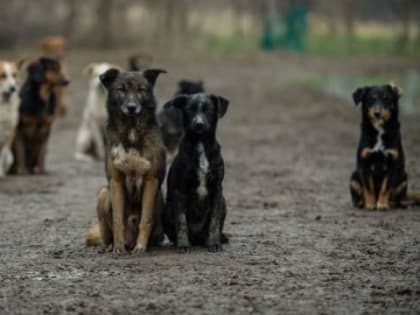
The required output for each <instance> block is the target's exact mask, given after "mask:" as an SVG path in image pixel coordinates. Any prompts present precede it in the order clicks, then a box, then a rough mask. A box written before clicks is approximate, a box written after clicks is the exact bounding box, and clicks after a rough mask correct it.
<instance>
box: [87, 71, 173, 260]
mask: <svg viewBox="0 0 420 315" xmlns="http://www.w3.org/2000/svg"><path fill="white" fill-rule="evenodd" d="M162 72H165V71H164V70H159V69H148V70H144V71H143V72H120V71H119V70H117V69H110V70H108V71H107V72H105V73H104V74H103V75H101V76H100V78H101V81H102V83H103V84H104V86H105V87H106V89H107V90H108V97H107V103H106V104H107V105H106V107H107V112H108V120H107V124H106V163H105V164H106V174H107V178H108V183H109V186H108V187H105V188H103V189H102V190H101V191H100V192H99V194H98V203H97V212H98V213H97V214H98V221H99V229H98V228H97V227H93V228H92V229H91V231H89V232H88V234H87V239H86V242H87V243H88V244H94V245H102V246H103V247H104V248H110V247H112V248H113V251H114V252H115V253H122V252H125V251H126V250H132V249H133V248H134V250H135V251H139V252H143V251H145V250H146V249H147V246H148V244H149V243H150V242H149V239H150V241H151V242H155V241H156V242H157V241H160V240H161V238H162V236H163V228H162V223H161V216H162V210H163V198H162V193H161V183H162V180H163V177H164V174H165V152H164V148H163V145H162V143H161V138H160V132H159V128H158V124H157V119H156V115H155V111H156V100H155V97H154V95H153V87H154V85H155V81H156V79H157V76H158V75H159V74H160V73H162ZM136 216H138V218H140V223H139V224H137V225H136V224H133V222H132V221H131V220H132V218H133V217H136ZM133 225H136V226H137V227H138V230H134V231H133V230H132V228H130V226H133ZM97 231H99V232H100V242H97V243H95V240H97V239H98V237H96V236H95V235H97V233H96V232H97ZM137 234H138V235H137ZM127 235H129V236H130V237H131V240H130V239H127V238H130V237H127ZM134 236H137V237H134Z"/></svg>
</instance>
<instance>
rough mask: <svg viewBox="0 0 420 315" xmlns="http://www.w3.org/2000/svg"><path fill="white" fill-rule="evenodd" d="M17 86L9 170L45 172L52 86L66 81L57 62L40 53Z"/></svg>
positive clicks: (54, 100) (53, 94)
mask: <svg viewBox="0 0 420 315" xmlns="http://www.w3.org/2000/svg"><path fill="white" fill-rule="evenodd" d="M27 72H28V74H27V78H26V81H25V82H24V84H23V86H22V88H21V90H20V98H21V101H20V105H19V120H18V125H17V127H16V135H15V138H14V141H13V154H14V156H15V161H14V164H13V166H12V171H11V172H12V173H16V174H28V173H30V174H34V173H35V174H45V173H46V170H45V156H46V153H47V145H48V139H49V137H50V131H51V126H52V124H53V122H54V116H55V111H56V107H57V94H56V88H57V87H59V86H67V85H68V84H69V83H70V82H69V80H68V79H67V78H66V76H65V75H64V74H63V73H62V70H61V65H60V63H59V62H58V61H57V60H56V59H53V58H47V57H41V58H39V59H38V60H36V61H34V62H32V63H31V64H30V65H29V66H28V69H27Z"/></svg>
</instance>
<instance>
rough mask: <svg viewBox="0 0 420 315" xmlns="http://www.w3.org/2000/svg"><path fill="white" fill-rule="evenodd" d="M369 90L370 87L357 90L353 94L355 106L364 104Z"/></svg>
mask: <svg viewBox="0 0 420 315" xmlns="http://www.w3.org/2000/svg"><path fill="white" fill-rule="evenodd" d="M368 90H369V88H368V87H361V88H358V89H356V91H354V92H353V102H354V105H356V106H357V105H359V104H360V103H363V100H364V98H365V96H366V93H367V92H368Z"/></svg>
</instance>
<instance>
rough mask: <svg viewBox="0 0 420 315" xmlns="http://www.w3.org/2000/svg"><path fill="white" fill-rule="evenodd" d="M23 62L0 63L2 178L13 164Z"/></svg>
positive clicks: (0, 156) (0, 170) (0, 165)
mask: <svg viewBox="0 0 420 315" xmlns="http://www.w3.org/2000/svg"><path fill="white" fill-rule="evenodd" d="M21 64H22V63H21V62H19V63H16V62H10V61H0V94H1V95H0V177H4V176H5V175H6V174H7V173H8V172H9V169H10V167H11V166H12V164H13V161H14V157H13V154H12V150H11V146H12V142H13V139H14V135H15V129H16V125H17V122H18V117H19V96H18V95H17V90H18V86H17V81H16V80H17V76H18V70H19V68H20V66H21Z"/></svg>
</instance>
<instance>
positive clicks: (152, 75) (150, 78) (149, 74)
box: [143, 69, 167, 86]
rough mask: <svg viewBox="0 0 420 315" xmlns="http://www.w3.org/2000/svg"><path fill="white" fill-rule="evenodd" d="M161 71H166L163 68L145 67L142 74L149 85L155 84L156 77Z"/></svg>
mask: <svg viewBox="0 0 420 315" xmlns="http://www.w3.org/2000/svg"><path fill="white" fill-rule="evenodd" d="M161 73H167V71H166V70H163V69H147V70H144V71H143V76H144V77H145V78H146V80H147V82H149V84H150V85H151V86H155V83H156V79H157V77H158V76H159V74H161Z"/></svg>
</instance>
